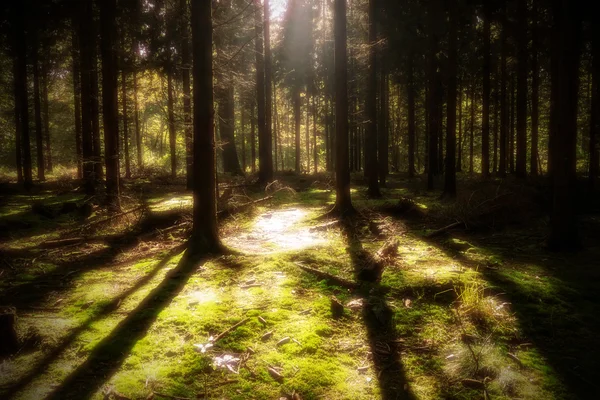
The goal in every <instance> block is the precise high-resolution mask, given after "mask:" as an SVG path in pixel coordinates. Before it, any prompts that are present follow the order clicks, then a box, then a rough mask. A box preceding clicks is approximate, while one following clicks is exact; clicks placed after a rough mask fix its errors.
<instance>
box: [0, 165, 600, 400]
mask: <svg viewBox="0 0 600 400" xmlns="http://www.w3.org/2000/svg"><path fill="white" fill-rule="evenodd" d="M354 178H355V180H356V181H357V182H358V181H360V177H359V176H356V177H354ZM462 179H463V181H461V182H460V183H461V184H460V187H461V192H460V193H459V196H458V199H457V200H456V202H452V203H450V202H446V201H444V200H441V199H440V195H439V193H437V192H425V191H422V190H420V189H419V187H421V185H420V184H418V182H411V181H409V180H406V179H404V178H403V177H401V176H393V177H392V178H391V179H390V181H389V183H388V188H386V189H383V190H382V192H383V197H382V198H381V199H375V200H373V199H368V198H367V197H366V192H365V190H364V188H363V187H361V186H358V185H356V186H353V189H352V196H353V199H354V202H355V206H356V207H357V209H358V210H359V213H358V215H357V216H355V217H352V218H351V219H347V220H343V221H334V220H323V219H322V218H319V217H320V216H322V215H323V214H325V213H326V212H327V211H328V210H329V209H330V208H331V206H332V204H333V202H334V199H335V192H334V190H333V188H332V187H331V185H330V182H329V181H328V177H327V176H326V175H321V176H318V177H300V176H296V175H293V174H290V175H289V176H279V177H278V182H277V183H275V184H273V185H271V186H270V187H268V188H267V190H264V189H260V190H259V189H258V188H256V187H255V186H252V185H247V184H246V183H245V182H237V181H236V182H233V181H231V182H230V181H227V182H226V181H225V180H221V182H222V183H221V190H220V199H219V205H220V210H221V211H220V213H219V215H220V218H221V237H222V238H223V242H224V243H225V244H226V245H227V246H229V247H230V248H231V249H233V250H235V252H234V253H233V254H230V255H226V256H219V257H212V258H205V259H194V258H192V257H188V256H187V255H186V254H185V244H186V240H187V238H188V236H189V233H190V228H191V224H190V214H191V207H192V198H191V195H190V194H188V193H186V192H185V190H184V185H183V184H182V185H178V184H173V183H170V182H164V181H159V180H144V181H143V180H139V181H138V180H131V181H128V182H126V184H125V188H124V192H123V193H124V197H123V202H122V208H123V212H122V213H120V214H118V215H117V216H116V217H115V216H109V215H108V214H105V213H104V211H103V209H102V208H101V207H99V206H97V205H96V203H97V201H96V200H92V201H91V202H90V201H87V199H84V197H83V195H82V194H80V193H79V192H78V191H77V190H75V189H76V188H75V187H74V186H73V185H72V184H71V183H69V182H49V183H48V184H47V186H45V187H41V188H40V189H38V192H36V193H35V194H34V195H27V196H25V195H23V194H22V193H20V192H18V191H11V190H10V189H11V188H10V187H7V188H6V189H7V190H6V191H3V193H7V194H6V195H2V196H1V197H0V228H1V232H0V264H1V265H0V305H2V306H3V307H13V308H14V310H16V315H17V317H18V319H17V332H18V335H19V348H18V350H17V351H16V353H14V354H12V355H11V356H10V357H7V358H6V359H4V361H2V363H1V364H0V397H2V398H15V399H39V398H54V399H83V398H98V399H102V398H104V399H148V398H154V399H197V398H207V399H208V398H211V399H213V398H214V399H250V398H253V399H281V398H285V399H439V398H447V399H481V398H493V399H513V398H519V399H567V398H582V399H583V398H594V397H595V396H594V395H596V394H598V393H599V388H598V384H597V381H598V379H597V378H598V370H597V367H596V366H597V359H596V357H595V355H597V354H598V350H599V349H598V342H597V340H596V338H597V335H598V333H599V330H600V321H599V320H598V316H597V313H596V312H595V311H596V310H597V308H598V303H599V300H598V298H597V296H596V290H595V287H594V283H595V282H597V280H598V274H599V272H598V269H597V259H598V255H599V253H600V248H599V247H598V244H597V243H598V233H597V232H599V231H600V230H599V229H598V224H599V223H600V220H599V218H598V214H597V211H598V210H590V209H589V208H590V207H589V205H588V204H585V205H582V216H581V221H582V222H581V223H582V229H583V230H584V231H585V232H587V233H586V235H585V237H586V238H587V240H588V243H586V249H585V250H583V251H581V252H579V253H574V254H567V255H557V254H553V253H550V252H548V251H547V250H546V249H545V247H544V241H545V237H544V233H545V231H546V230H547V229H546V225H547V224H548V220H547V217H546V214H547V209H546V208H545V207H546V206H547V204H548V201H549V199H550V198H551V197H550V196H549V194H548V193H545V192H544V191H543V190H541V189H537V188H538V187H543V185H541V184H540V185H536V184H535V182H529V184H528V185H527V186H525V185H522V184H519V183H518V182H517V181H512V180H510V179H509V180H504V181H500V180H497V181H494V180H492V181H489V182H486V183H485V184H483V183H481V182H479V181H477V180H476V179H475V178H468V177H465V178H462ZM589 204H593V202H592V201H589ZM594 232H595V233H594ZM594 235H595V236H594ZM372 270H374V271H376V279H366V280H365V279H362V278H361V276H364V275H365V271H372Z"/></svg>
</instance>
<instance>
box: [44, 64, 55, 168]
mask: <svg viewBox="0 0 600 400" xmlns="http://www.w3.org/2000/svg"><path fill="white" fill-rule="evenodd" d="M48 63H49V61H48V60H47V59H46V60H44V61H43V62H42V115H43V120H44V144H45V152H46V170H47V171H48V172H50V173H52V170H53V165H52V146H51V143H50V109H49V108H50V107H49V104H48V85H49V83H48V80H49V76H48Z"/></svg>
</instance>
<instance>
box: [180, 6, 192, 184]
mask: <svg viewBox="0 0 600 400" xmlns="http://www.w3.org/2000/svg"><path fill="white" fill-rule="evenodd" d="M179 8H180V12H181V18H180V24H181V28H180V30H181V78H182V84H183V125H184V126H183V132H184V133H183V134H184V135H185V172H186V174H185V175H186V187H187V189H188V190H191V189H192V187H193V173H192V169H193V160H194V155H193V151H192V150H193V144H192V130H193V127H192V100H191V99H192V89H191V83H190V69H191V67H192V66H191V60H190V40H189V13H188V5H187V0H180V2H179Z"/></svg>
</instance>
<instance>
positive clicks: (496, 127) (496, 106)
mask: <svg viewBox="0 0 600 400" xmlns="http://www.w3.org/2000/svg"><path fill="white" fill-rule="evenodd" d="M495 71H496V72H495V78H494V92H495V93H494V163H493V172H494V175H495V174H497V173H498V137H499V133H500V76H499V73H498V68H496V69H495Z"/></svg>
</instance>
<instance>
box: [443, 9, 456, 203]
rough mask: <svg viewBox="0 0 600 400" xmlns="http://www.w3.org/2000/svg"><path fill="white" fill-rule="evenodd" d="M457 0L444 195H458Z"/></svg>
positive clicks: (452, 18) (451, 32)
mask: <svg viewBox="0 0 600 400" xmlns="http://www.w3.org/2000/svg"><path fill="white" fill-rule="evenodd" d="M456 1H457V0H450V4H449V22H448V75H447V76H448V82H447V84H448V99H447V107H448V108H447V112H446V116H447V125H446V168H445V169H444V173H445V181H444V196H448V197H451V198H454V197H456V171H455V167H456V165H455V162H456V157H455V152H456V75H457V70H458V67H457V46H458V45H457V42H458V10H457V7H458V6H457V4H456Z"/></svg>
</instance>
